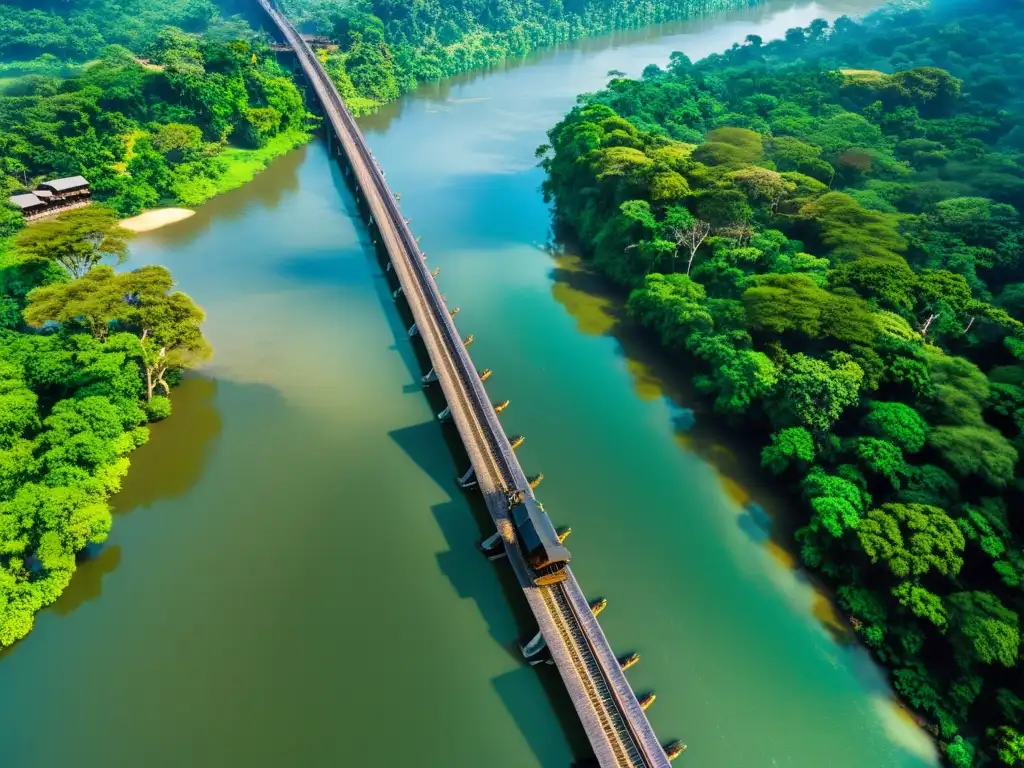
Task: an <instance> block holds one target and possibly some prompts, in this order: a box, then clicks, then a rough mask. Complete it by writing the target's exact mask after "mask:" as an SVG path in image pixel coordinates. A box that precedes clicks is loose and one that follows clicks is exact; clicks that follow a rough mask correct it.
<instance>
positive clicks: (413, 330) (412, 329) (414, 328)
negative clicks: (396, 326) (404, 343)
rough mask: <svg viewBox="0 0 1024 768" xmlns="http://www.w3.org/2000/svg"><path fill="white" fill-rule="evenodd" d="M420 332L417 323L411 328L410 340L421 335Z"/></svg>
mask: <svg viewBox="0 0 1024 768" xmlns="http://www.w3.org/2000/svg"><path fill="white" fill-rule="evenodd" d="M419 332H420V329H419V328H417V327H416V323H413V324H412V325H410V326H409V338H410V339H411V338H412V337H413V336H415V335H416V334H417V333H419Z"/></svg>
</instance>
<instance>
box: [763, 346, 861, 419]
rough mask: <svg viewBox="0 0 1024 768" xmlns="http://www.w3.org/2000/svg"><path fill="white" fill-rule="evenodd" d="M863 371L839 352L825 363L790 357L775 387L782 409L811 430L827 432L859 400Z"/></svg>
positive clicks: (803, 357) (799, 354)
mask: <svg viewBox="0 0 1024 768" xmlns="http://www.w3.org/2000/svg"><path fill="white" fill-rule="evenodd" d="M863 379H864V371H863V370H862V369H861V367H860V366H859V365H857V364H856V363H855V362H853V359H852V358H851V357H850V356H849V355H847V354H845V353H842V352H834V353H833V354H832V355H831V357H830V359H829V360H828V361H826V360H820V359H817V358H813V357H808V356H807V355H805V354H803V353H802V352H800V353H797V354H796V355H793V356H792V357H791V358H789V359H788V360H787V362H786V365H785V367H784V368H783V370H782V377H781V379H780V382H779V387H780V390H781V393H782V395H783V400H784V403H785V406H786V407H787V408H788V410H789V411H791V412H792V413H793V415H794V416H795V417H796V419H797V420H798V421H799V422H800V423H801V424H802V425H803V426H805V427H807V428H808V429H810V430H812V431H818V432H827V431H828V430H829V429H830V428H831V426H832V425H833V424H834V423H835V422H836V421H837V420H838V419H839V417H840V416H842V414H843V411H844V410H846V409H847V408H848V407H850V406H851V405H854V404H855V403H856V402H857V401H858V400H859V399H860V385H861V382H862V381H863Z"/></svg>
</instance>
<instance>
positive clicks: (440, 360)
mask: <svg viewBox="0 0 1024 768" xmlns="http://www.w3.org/2000/svg"><path fill="white" fill-rule="evenodd" d="M260 5H261V6H262V7H263V9H264V11H265V12H266V13H267V15H268V17H269V18H270V20H271V21H272V22H273V24H274V25H275V26H276V27H277V29H278V30H279V32H280V33H281V35H282V36H283V38H284V40H285V42H286V43H287V45H288V46H289V47H290V48H291V50H293V51H294V52H295V54H296V55H297V57H298V61H299V64H300V65H301V67H302V70H303V72H304V74H305V76H306V78H307V79H308V81H309V84H310V86H311V87H312V89H313V92H314V93H315V95H316V98H317V100H318V101H319V103H320V105H321V107H322V108H323V111H324V115H325V117H326V118H327V120H326V123H327V129H328V131H330V132H332V133H333V134H334V138H335V139H336V140H337V153H338V155H339V156H340V157H342V158H343V159H344V161H345V162H344V163H343V167H344V172H345V175H346V176H347V178H348V179H349V181H350V182H351V184H352V186H353V188H354V189H355V192H356V195H357V198H359V201H360V203H361V204H362V206H363V207H364V208H365V210H366V211H367V212H368V215H369V226H370V230H371V234H372V235H373V237H374V240H375V241H376V242H377V243H378V244H379V245H380V246H381V248H382V249H383V251H384V252H385V253H386V255H387V259H388V268H389V270H390V269H392V268H393V270H394V272H395V274H396V276H397V278H398V282H399V285H400V288H401V291H400V293H401V294H403V295H404V296H405V297H406V300H407V301H408V305H409V309H410V311H411V313H412V316H413V319H414V324H413V326H412V327H411V328H410V329H409V335H410V337H412V336H414V335H418V336H419V337H420V338H422V340H423V343H424V345H425V346H426V349H427V352H428V354H429V356H430V360H431V363H432V364H433V369H432V370H431V372H430V373H428V374H427V375H426V376H424V383H427V382H429V381H432V380H434V378H435V377H436V380H437V382H438V383H439V384H440V386H441V388H442V390H443V392H444V395H445V398H446V400H447V403H448V407H447V408H446V409H445V414H444V415H445V416H446V417H449V416H450V418H451V419H453V420H454V422H455V424H456V426H457V428H458V430H459V434H460V436H461V438H462V442H463V445H464V446H465V449H466V452H467V454H468V455H469V458H470V461H471V463H472V467H471V471H470V472H467V473H466V475H465V476H464V482H465V481H468V478H470V477H473V478H475V480H476V485H477V486H478V487H479V489H480V491H481V493H482V494H483V498H484V500H485V502H486V504H487V508H488V510H489V512H490V515H491V517H492V519H493V521H494V524H495V527H496V529H497V534H496V535H497V536H498V537H500V539H501V541H502V543H503V546H504V549H505V552H506V553H507V555H508V560H509V562H510V563H511V565H512V568H513V570H514V572H515V574H516V577H517V579H518V581H519V584H520V586H521V587H522V589H523V593H524V595H525V597H526V600H527V602H528V603H529V605H530V608H531V610H532V612H533V614H534V616H535V617H536V619H537V624H538V626H539V633H538V636H537V637H536V638H534V640H532V641H531V642H530V643H529V644H528V645H527V646H526V647H525V648H524V655H527V656H532V655H534V653H537V652H540V650H541V649H545V648H546V650H547V651H548V652H549V653H550V655H551V660H552V661H553V663H554V664H555V665H556V666H557V667H558V670H559V673H560V675H561V677H562V680H563V682H564V683H565V686H566V688H567V690H568V692H569V696H570V698H571V699H572V702H573V705H574V706H575V708H576V712H577V714H578V716H579V718H580V721H581V722H582V724H583V727H584V730H585V731H586V733H587V737H588V739H589V741H590V744H591V746H592V747H593V750H594V754H595V756H596V758H597V760H598V762H599V764H600V765H601V766H602V768H612V767H615V768H618V767H620V766H621V767H624V768H625V767H629V768H633V767H635V768H644V767H646V768H667V766H668V765H669V756H668V755H667V754H666V752H665V750H664V749H663V748H662V747H661V745H660V743H659V742H658V739H657V737H656V735H655V733H654V730H653V729H652V728H651V725H650V723H649V722H648V721H647V716H646V715H645V714H644V710H643V707H641V704H640V702H639V701H638V699H637V696H636V694H635V693H634V691H633V689H632V688H631V687H630V685H629V683H628V681H627V680H626V676H625V674H624V672H623V668H622V665H621V664H620V662H619V660H618V659H617V658H616V657H615V655H614V653H613V652H612V649H611V646H610V645H609V643H608V640H607V639H606V638H605V635H604V632H603V631H602V630H601V626H600V624H599V623H598V621H597V619H596V617H595V615H594V611H593V610H592V609H591V606H590V605H589V604H588V602H587V599H586V597H585V596H584V594H583V590H582V589H581V588H580V586H579V584H578V583H577V582H576V579H575V577H574V576H573V574H572V571H571V570H570V569H569V568H568V567H566V568H565V572H566V578H565V580H564V581H561V582H559V583H556V584H551V585H544V586H538V585H537V584H535V581H534V575H533V572H532V570H531V568H530V567H529V566H528V564H527V563H526V561H525V560H524V558H523V556H522V553H521V552H520V549H519V547H518V546H517V544H516V537H515V532H514V528H513V525H512V521H511V520H510V519H509V514H508V497H507V495H506V494H507V493H508V492H511V491H515V490H523V489H528V488H529V487H530V483H529V481H528V480H527V478H526V476H525V475H524V473H523V470H522V468H521V467H520V465H519V462H518V460H517V459H516V456H515V453H514V451H513V445H512V443H510V442H509V439H508V437H507V436H506V435H505V433H504V431H503V430H502V427H501V425H500V423H499V422H498V417H497V413H496V412H495V408H494V406H493V405H492V404H491V401H490V399H489V398H488V396H487V393H486V391H485V389H484V386H483V383H482V381H481V375H480V374H479V373H478V372H477V369H476V367H475V366H474V365H473V363H472V361H471V360H470V357H469V354H468V352H467V351H466V346H467V345H468V344H467V342H468V340H467V342H464V341H463V340H462V337H461V336H460V335H459V333H458V331H457V329H456V327H455V323H454V321H453V317H454V314H455V312H457V310H449V309H448V307H447V306H446V304H445V302H444V299H443V298H442V296H441V294H440V292H439V291H438V288H437V285H436V283H435V282H434V275H432V274H431V273H430V271H429V270H428V269H427V267H426V264H425V255H424V254H423V253H422V252H421V251H420V249H419V246H418V245H417V243H416V239H415V238H414V237H413V235H412V232H411V231H410V229H409V226H408V222H407V221H406V219H405V218H403V216H402V215H401V212H400V211H399V209H398V204H397V202H396V198H395V195H394V193H392V192H391V190H390V189H389V188H388V186H387V184H386V182H385V181H384V174H383V172H382V171H381V169H380V168H379V167H378V165H377V163H376V161H375V160H374V159H373V156H372V154H371V153H370V150H369V148H368V147H367V145H366V142H365V140H364V138H363V135H362V133H361V131H360V130H359V128H358V126H357V125H356V123H355V120H354V119H353V117H352V115H351V113H350V112H349V110H348V109H347V107H346V106H345V104H344V102H343V100H342V98H341V96H340V94H339V93H338V91H337V89H336V88H335V86H334V84H333V83H332V82H331V80H330V78H329V77H328V76H327V73H326V72H325V71H324V69H323V67H322V65H321V64H320V61H319V60H318V59H317V58H316V56H315V55H314V53H313V51H312V49H311V48H310V47H309V45H308V43H306V41H305V40H303V39H302V37H301V36H300V35H299V33H298V32H297V31H296V30H295V28H294V27H293V26H292V25H291V23H290V22H289V21H288V20H287V19H286V18H285V17H284V16H283V15H282V14H281V13H280V12H279V10H278V9H277V8H275V7H274V6H273V5H272V4H271V3H270V2H269V1H268V0H260ZM398 293H399V291H396V294H398ZM470 338H471V337H470ZM526 492H527V493H529V491H526ZM492 538H493V537H492ZM487 543H488V544H490V541H488V542H487ZM494 544H495V546H496V545H497V542H494ZM679 751H680V748H679V746H678V745H674V748H670V752H672V753H675V754H678V753H679Z"/></svg>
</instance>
